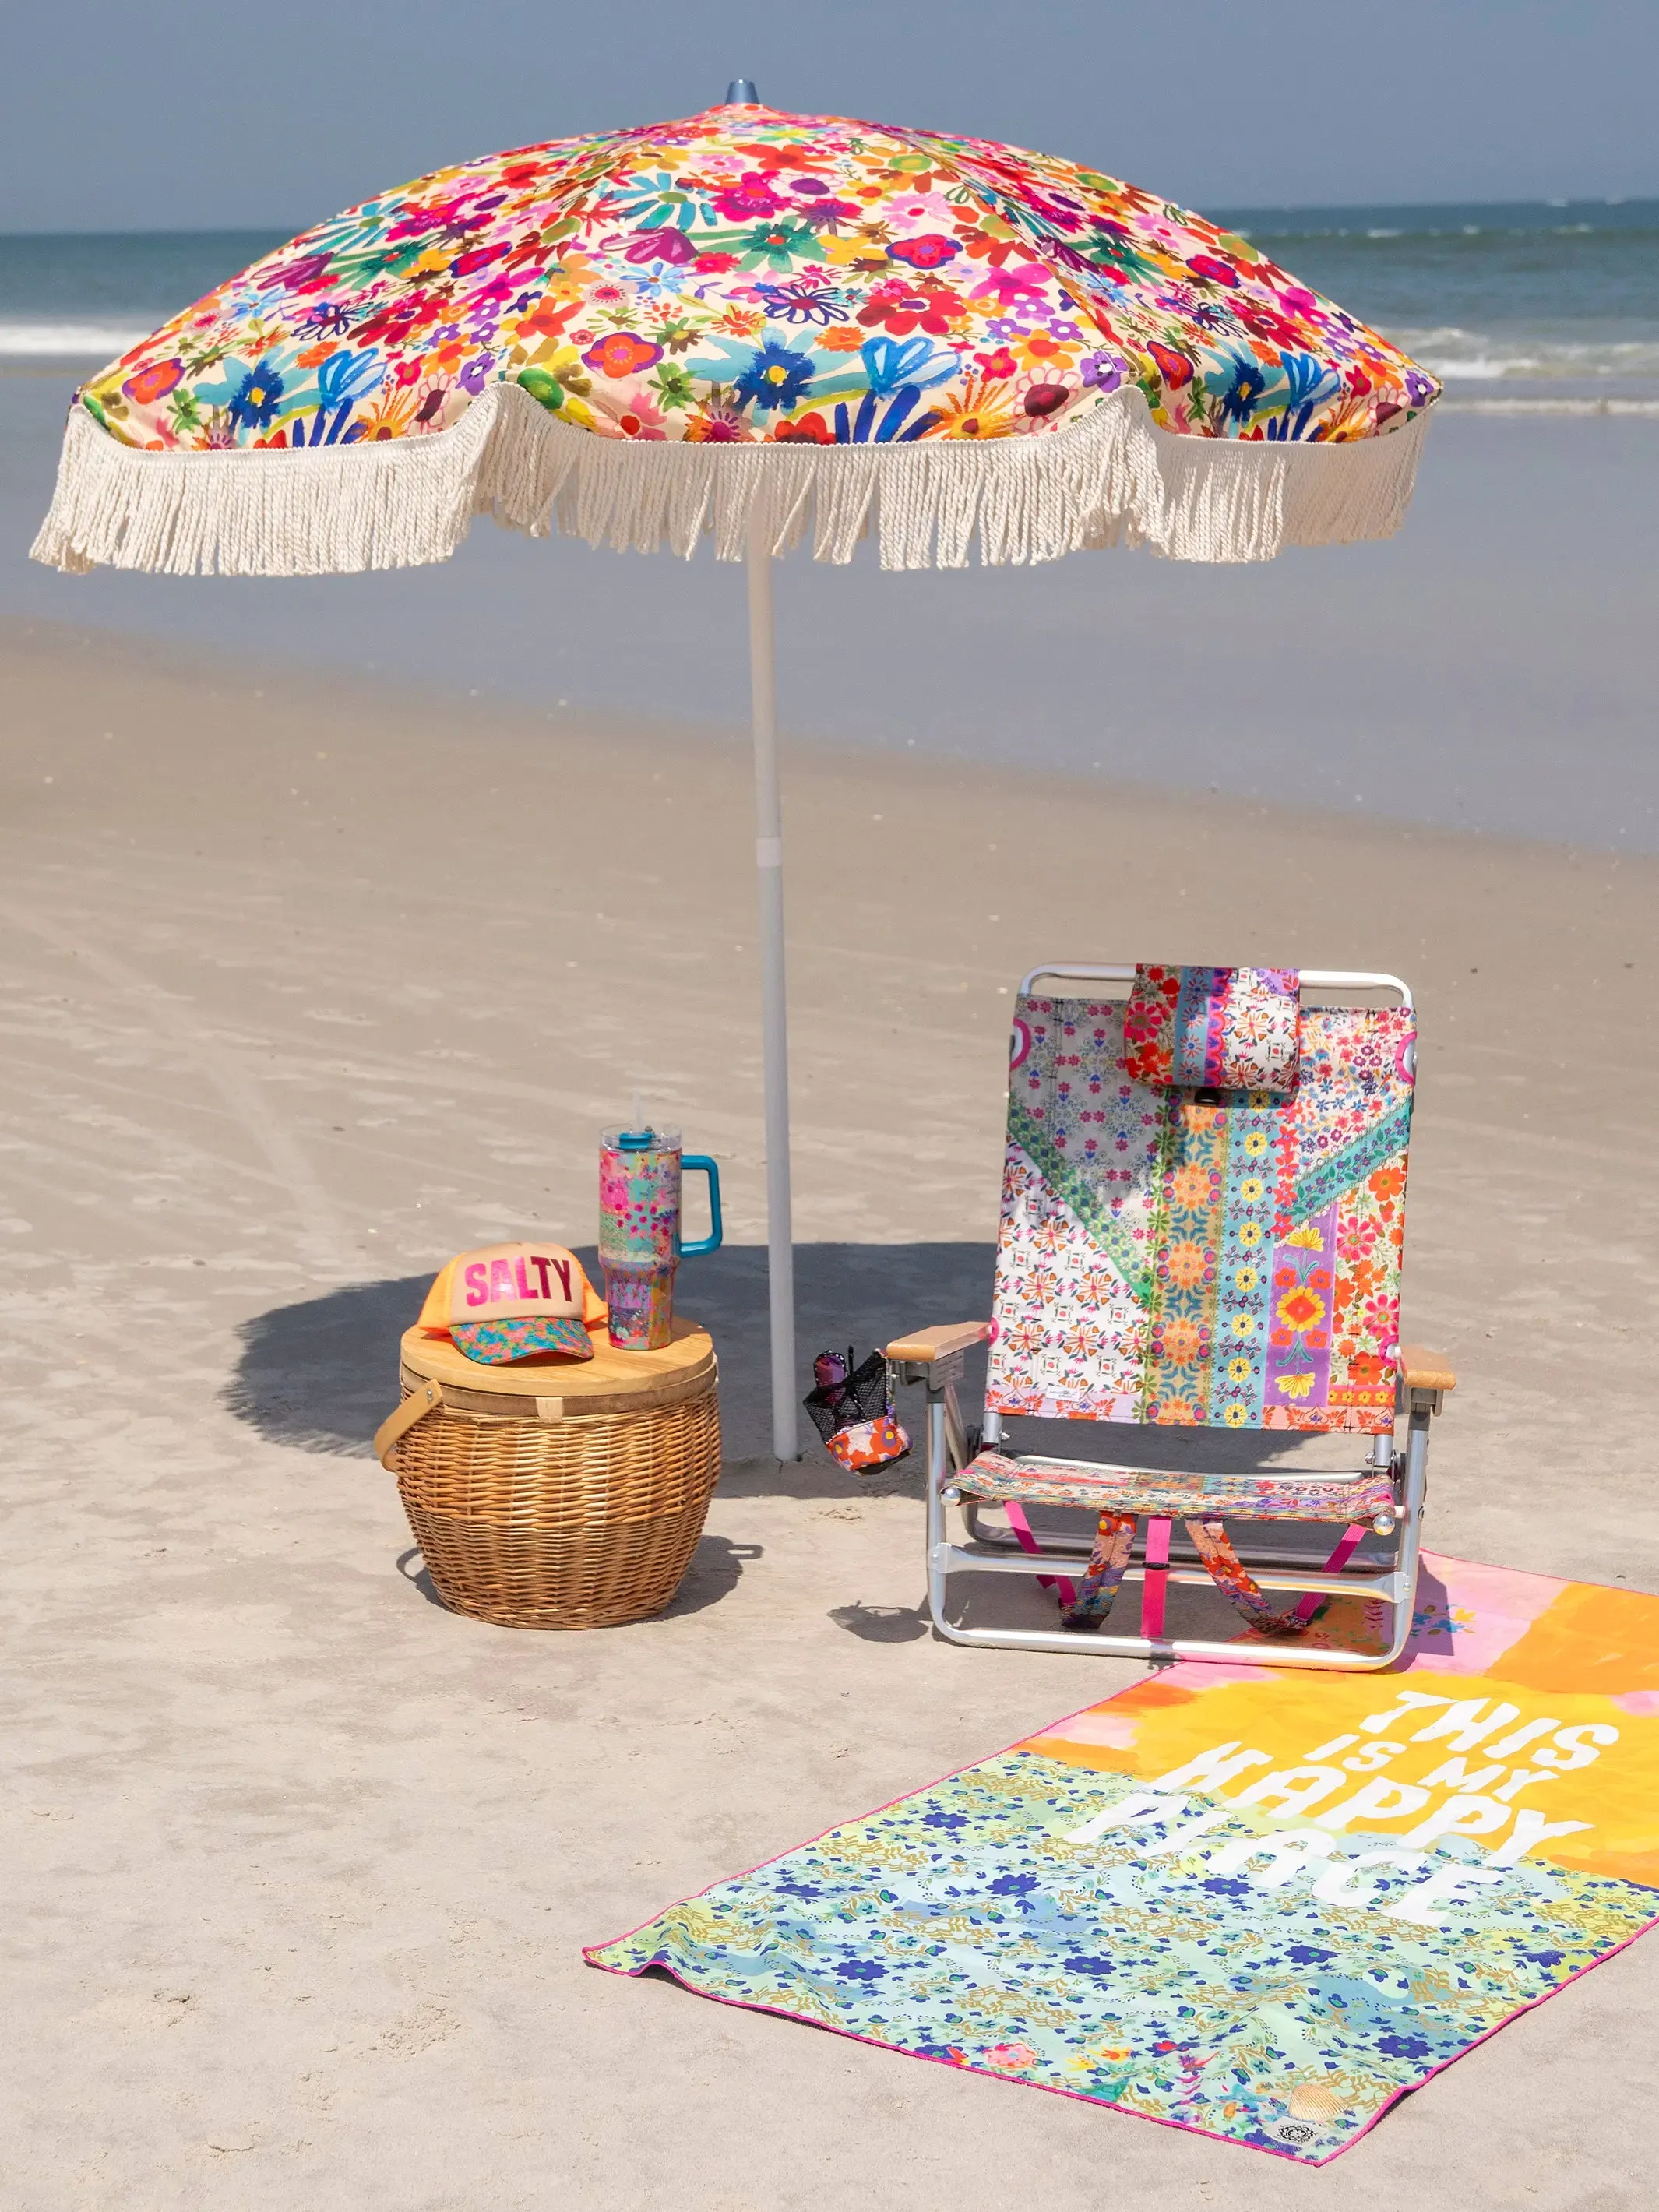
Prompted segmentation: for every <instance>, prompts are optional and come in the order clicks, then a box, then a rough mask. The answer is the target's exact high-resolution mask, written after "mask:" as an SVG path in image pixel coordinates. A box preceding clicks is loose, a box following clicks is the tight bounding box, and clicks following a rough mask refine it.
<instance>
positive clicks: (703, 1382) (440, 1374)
mask: <svg viewBox="0 0 1659 2212" xmlns="http://www.w3.org/2000/svg"><path fill="white" fill-rule="evenodd" d="M592 1334H593V1357H592V1358H591V1359H532V1360H519V1361H516V1362H515V1363H514V1364H513V1365H512V1366H509V1367H491V1366H489V1365H488V1364H485V1363H484V1362H483V1361H482V1360H477V1359H469V1358H467V1357H466V1355H465V1353H464V1352H459V1351H458V1350H457V1348H456V1346H454V1344H453V1343H452V1342H451V1340H450V1339H449V1338H448V1337H447V1336H428V1335H427V1334H426V1333H425V1331H424V1330H422V1329H421V1328H407V1329H405V1330H404V1337H403V1345H402V1361H403V1369H404V1376H406V1377H410V1378H414V1379H415V1380H416V1381H425V1380H427V1379H430V1380H431V1381H433V1382H435V1383H442V1385H443V1391H444V1400H445V1402H446V1404H448V1405H452V1406H456V1407H472V1408H473V1409H474V1410H476V1411H477V1412H479V1413H495V1414H504V1415H507V1416H509V1417H512V1416H515V1415H516V1416H517V1417H519V1418H520V1419H525V1420H536V1419H541V1420H546V1419H549V1418H550V1415H551V1416H552V1417H553V1418H555V1419H556V1418H557V1417H558V1413H571V1414H580V1413H645V1412H647V1411H649V1410H650V1409H651V1408H652V1407H657V1406H671V1405H675V1404H678V1401H680V1400H681V1399H683V1398H695V1397H698V1396H700V1395H702V1392H703V1391H705V1390H708V1389H713V1388H714V1381H715V1378H716V1376H717V1375H718V1373H719V1367H718V1364H717V1362H716V1360H715V1358H714V1339H713V1338H712V1337H711V1336H710V1335H709V1334H708V1330H707V1329H706V1328H699V1327H698V1325H697V1323H696V1322H693V1321H684V1320H677V1321H676V1322H675V1323H674V1340H673V1342H672V1343H671V1344H665V1345H664V1346H663V1347H662V1349H661V1351H659V1352H623V1351H619V1350H618V1349H617V1346H615V1345H613V1344H612V1343H611V1340H610V1338H609V1336H608V1335H607V1334H605V1328H604V1326H603V1324H601V1325H600V1327H599V1328H596V1329H595V1330H594V1331H593V1333H592ZM555 1407H557V1409H558V1413H555V1412H554V1408H555Z"/></svg>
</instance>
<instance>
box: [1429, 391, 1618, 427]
mask: <svg viewBox="0 0 1659 2212" xmlns="http://www.w3.org/2000/svg"><path fill="white" fill-rule="evenodd" d="M1434 411H1435V413H1436V414H1437V415H1635V416H1644V417H1646V418H1647V419H1648V420H1650V421H1651V422H1659V399H1614V398H1611V397H1608V398H1605V399H1566V398H1562V399H1537V398H1522V396H1521V394H1520V393H1519V392H1513V393H1506V394H1505V395H1504V397H1503V398H1481V399H1443V400H1441V401H1440V402H1439V404H1438V405H1437V407H1436V408H1435V410H1434Z"/></svg>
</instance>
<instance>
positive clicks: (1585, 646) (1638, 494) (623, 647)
mask: <svg viewBox="0 0 1659 2212" xmlns="http://www.w3.org/2000/svg"><path fill="white" fill-rule="evenodd" d="M1207 212H1210V213H1212V214H1215V215H1217V216H1218V218H1220V219H1223V220H1225V221H1227V222H1231V223H1232V224H1235V225H1236V226H1237V227H1238V228H1241V229H1243V230H1245V231H1247V232H1248V233H1249V234H1250V235H1251V237H1252V238H1253V239H1254V240H1255V241H1256V243H1257V244H1258V245H1260V246H1261V248H1262V249H1263V251H1264V252H1267V253H1269V254H1271V255H1272V256H1273V258H1274V259H1276V260H1279V261H1281V262H1282V263H1283V264H1285V266H1286V267H1287V268H1289V269H1291V270H1293V271H1294V272H1295V273H1296V274H1297V276H1299V277H1301V278H1302V279H1303V280H1304V282H1306V283H1312V284H1315V285H1316V286H1318V287H1319V288H1320V289H1322V290H1324V291H1327V292H1328V293H1329V294H1330V295H1332V296H1333V297H1334V298H1336V299H1338V300H1340V301H1341V302H1342V303H1343V305H1344V306H1346V307H1349V308H1351V309H1352V311H1353V312H1354V313H1358V314H1360V315H1362V316H1364V317H1365V318H1366V319H1368V320H1370V322H1372V323H1373V324H1375V325H1376V326H1377V327H1378V328H1380V329H1382V330H1383V331H1387V332H1388V333H1389V335H1390V336H1392V337H1396V338H1398V339H1399V340H1400V341H1401V343H1403V344H1405V345H1406V346H1407V348H1408V349H1410V350H1411V351H1412V352H1413V354H1414V355H1415V356H1417V357H1418V358H1419V360H1421V361H1423V362H1425V363H1426V364H1427V365H1428V366H1429V367H1431V368H1434V369H1435V370H1437V372H1438V373H1439V374H1442V375H1443V376H1444V377H1445V379H1446V381H1447V392H1446V397H1445V399H1444V400H1443V402H1442V403H1441V405H1440V407H1439V408H1437V410H1436V412H1437V416H1443V421H1442V422H1439V423H1438V424H1437V427H1436V428H1434V430H1433V432H1432V434H1431V437H1430V440H1429V441H1428V446H1427V448H1426V452H1425V460H1424V465H1423V468H1422V471H1421V475H1420V477H1419V488H1418V492H1417V495H1416V498H1415V500H1414V501H1413V507H1412V510H1411V513H1410V514H1409V516H1408V518H1407V524H1406V527H1405V529H1404V530H1403V531H1402V532H1401V534H1400V536H1399V537H1398V538H1395V539H1393V540H1390V541H1389V543H1387V544H1368V545H1358V546H1351V547H1342V548H1325V549H1316V550H1300V551H1294V552H1291V553H1289V554H1286V555H1285V556H1282V557H1281V558H1280V559H1279V561H1277V562H1272V563H1270V564H1268V565H1267V566H1266V567H1263V568H1245V569H1205V568H1188V567H1182V568H1176V567H1172V566H1170V565H1169V564H1166V563H1164V562H1158V561H1154V560H1152V559H1151V558H1150V557H1148V556H1145V555H1131V554H1124V553H1109V554H1102V555H1097V556H1091V557H1089V558H1084V557H1077V558H1074V559H1072V560H1069V561H1065V562H1058V563H1055V564H1054V565H1053V566H1051V567H1048V568H1037V569H1026V570H1018V569H994V570H981V569H973V570H970V571H968V572H966V573H965V574H956V575H939V574H924V575H915V576H887V575H884V574H881V572H880V571H879V570H878V568H876V566H875V564H874V562H873V561H872V560H869V559H866V558H863V557H860V559H859V560H858V561H855V562H854V563H853V565H852V566H851V567H850V568H847V569H844V570H832V569H825V568H817V567H815V566H814V564H812V563H811V562H810V561H805V560H796V561H789V562H782V563H781V564H780V574H779V581H778V592H777V601H778V622H779V675H780V684H781V711H782V714H783V715H784V718H785V721H786V725H787V727H790V728H792V729H793V730H795V731H797V732H799V733H801V734H803V735H811V736H813V737H817V738H825V739H829V740H830V741H833V742H844V743H849V744H874V745H878V746H890V747H903V748H915V749H916V750H919V751H921V752H924V753H931V754H933V755H936V756H946V757H948V756H951V755H957V756H968V757H976V758H981V759H987V760H993V761H1000V762H1007V761H1011V760H1020V759H1024V760H1030V761H1032V762H1035V763H1038V764H1040V765H1042V766H1043V767H1046V768H1049V769H1060V770H1063V771H1066V772H1070V773H1074V774H1078V775H1085V776H1093V775H1100V776H1102V777H1110V778H1115V779H1119V780H1124V781H1134V782H1139V783H1143V784H1150V785H1155V786H1159V787H1176V788H1181V787H1198V788H1201V789H1212V790H1218V791H1221V792H1231V793H1237V795H1238V796H1239V797H1240V799H1242V800H1248V801H1249V802H1250V803H1252V804H1258V805H1271V804H1273V803H1274V802H1275V801H1276V800H1278V801H1285V802H1293V803H1296V804H1297V805H1314V806H1319V807H1326V808H1332V809H1340V810H1341V811H1345V812H1350V811H1352V812H1359V813H1362V814H1364V813H1377V814H1383V815H1388V816H1391V817H1396V818H1405V819H1411V820H1419V821H1424V822H1431V823H1443V824H1445V825H1447V826H1450V827H1455V828H1460V829H1473V830H1477V831H1481V832H1486V833H1492V834H1498V835H1510V836H1530V837H1541V838H1545V839H1550V840H1565V841H1568V842H1576V843H1578V844H1582V845H1585V846H1589V847H1599V848H1604V849H1607V848H1611V849H1614V850H1622V851H1644V852H1659V741H1656V709H1655V701H1656V700H1659V622H1656V619H1655V616H1656V605H1655V598H1654V582H1653V580H1654V578H1655V577H1656V576H1659V499H1656V498H1655V496H1654V490H1653V487H1654V484H1655V480H1656V471H1659V201H1655V200H1645V201H1634V200H1632V201H1628V202H1624V203H1620V204H1605V203H1601V202H1595V203H1589V202H1565V203H1561V204H1553V203H1538V204H1514V205H1506V206H1496V207H1486V206H1475V205H1469V206H1462V205H1458V206H1441V207H1418V208H1405V207H1365V208H1330V209H1307V208H1302V209H1293V210H1284V209H1279V210H1275V209H1271V208H1248V209H1247V208H1236V209H1229V210H1207ZM281 242H282V241H281V240H280V238H279V237H277V236H276V234H262V233H240V232H238V233H219V234H179V235H147V234H127V235H109V236H103V237H76V236H61V237H50V238H41V237H17V236H11V237H6V236H0V619H7V618H9V619H10V620H12V621H21V622H24V623H33V622H46V623H64V624H69V625H71V626H81V627H88V626H91V627H98V628H103V629H113V630H119V631H124V632H127V633H131V634H135V635H141V636H148V637H154V638H158V639H161V640H165V641H169V642H172V643H175V644H180V645H185V646H188V647H193V648H198V649H206V650H209V651H213V652H220V653H233V654H235V655H237V656H239V657H240V658H241V659H244V660H256V661H264V662H267V663H271V662H289V663H292V662H295V661H300V662H303V663H306V664H307V665H312V666H321V667H337V668H342V669H348V670H349V671H352V672H353V673H354V674H357V675H362V674H364V673H370V674H385V675H389V676H393V677H396V678H398V679H400V680H402V681H405V682H407V681H413V682H416V683H417V684H422V685H423V686H437V687H447V688H449V689H450V690H456V691H462V692H471V693H476V694H477V695H479V696H495V697H497V698H499V699H500V700H501V702H502V711H503V713H504V714H514V715H518V716H520V717H521V718H526V724H527V726H533V720H534V718H535V717H536V716H538V715H539V714H545V713H548V712H558V711H560V710H563V709H568V711H570V712H572V713H580V712H583V711H585V710H586V711H590V712H602V713H605V714H622V715H628V714H633V715H641V716H646V717H649V718H651V719H652V720H655V721H658V722H662V721H671V722H675V723H678V724H680V725H682V726H684V727H685V729H686V730H687V732H688V739H690V738H691V737H692V736H694V735H695V733H696V732H698V731H702V732H720V731H724V732H731V731H732V730H733V729H734V728H736V727H738V726H741V724H742V722H743V720H744V716H745V714H746V678H747V660H746V650H745V643H744V593H743V579H742V576H741V574H739V573H738V572H736V571H734V570H731V569H725V568H719V567H718V566H717V564H715V563H714V562H712V561H710V560H708V559H705V558H701V557H700V558H698V559H697V560H696V561H694V562H691V563H690V564H689V565H684V564H681V563H679V562H675V561H673V560H671V559H669V558H667V557H662V558H657V559H651V560H641V559H639V558H637V557H636V556H617V555H612V554H603V553H595V552H593V551H592V550H589V549H588V548H587V547H586V546H584V545H580V544H571V543H568V542H567V541H563V540H554V541H551V542H550V543H548V544H540V545H536V546H527V545H526V544H523V543H522V542H521V541H520V540H518V539H516V538H511V537H508V536H507V534H505V533H503V532H500V531H497V530H495V529H493V528H491V527H489V526H483V525H481V526H480V527H479V528H478V529H477V530H476V531H475V532H473V534H472V536H471V538H470V539H469V540H468V542H467V544H465V546H463V548H462V549H461V550H460V552H459V554H458V555H457V556H456V558H455V559H454V560H453V562H450V563H448V564H447V565H446V566H445V567H443V568H438V569H427V570H416V571H411V572H407V573H404V574H394V575H379V576H367V577H349V578H338V579H333V578H331V579H302V580H295V581H280V582H278V581H262V580H242V579H233V580H224V579H214V580H197V581H180V580H171V579H162V578H153V577H145V576H135V575H119V574H111V573H109V572H107V571H100V573H99V574H95V575H93V576H90V577H87V578H68V577H63V576H59V575H57V574H52V573H51V572H48V571H46V570H43V569H41V568H39V567H36V566H34V565H33V564H32V563H30V562H29V561H28V560H27V547H28V544H29V542H30V540H31V538H33V533H34V531H35V529H36V527H37V526H38V524H39V520H40V516H41V514H42V513H44V511H45V509H46V505H47V502H48V501H49V500H50V497H51V489H52V471H53V468H54V465H55V462H56V455H57V447H58V440H59V436H60V435H61V429H62V423H63V417H64V409H65V407H66V406H67V404H68V402H69V399H70V394H71V392H72V391H73V388H74V385H75V382H76V378H77V377H79V376H83V375H85V374H88V373H90V371H91V370H92V369H94V368H97V367H100V366H101V365H102V364H103V363H104V362H106V361H108V360H111V359H112V358H114V357H115V356H117V355H118V353H119V352H121V351H122V350H124V349H125V346H126V345H127V344H129V343H131V342H132V341H133V340H134V339H135V338H137V337H141V336H143V334H144V333H145V332H146V331H149V330H150V329H153V328H154V327H155V325H157V324H159V323H161V321H163V320H164V319H166V318H167V316H168V315H169V314H171V313H175V312H176V311H177V310H178V309H179V307H182V306H184V305H186V304H188V302H189V301H191V300H193V299H195V298H197V297H199V295H201V294H202V293H203V292H204V291H205V290H207V289H209V288H210V286H211V285H212V284H213V283H216V282H217V281H218V280H219V279H221V278H222V277H223V276H226V275H228V274H230V273H232V272H234V270H236V269H238V268H240V267H242V266H245V265H246V263H247V262H248V261H250V260H251V259H252V258H255V257H256V256H257V255H258V254H259V253H260V252H264V251H265V250H267V249H269V248H270V247H271V246H275V245H277V244H280V243H281ZM849 647H851V648H853V649H849ZM851 757H852V756H850V755H849V760H850V758H851ZM849 773H851V770H850V769H849Z"/></svg>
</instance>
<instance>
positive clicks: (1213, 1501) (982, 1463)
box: [951, 1451, 1399, 1522]
mask: <svg viewBox="0 0 1659 2212" xmlns="http://www.w3.org/2000/svg"><path fill="white" fill-rule="evenodd" d="M951 1488H952V1490H954V1491H956V1492H959V1493H960V1495H961V1496H962V1497H963V1498H973V1499H975V1500H976V1501H977V1502H978V1503H979V1504H981V1505H1077V1506H1082V1507H1084V1508H1085V1509H1086V1510H1088V1511H1090V1512H1091V1513H1145V1514H1151V1515H1155V1516H1160V1517H1167V1518H1169V1519H1170V1520H1185V1519H1189V1518H1190V1519H1194V1520H1209V1519H1213V1518H1217V1517H1219V1516H1226V1515H1231V1516H1234V1517H1235V1518H1237V1519H1238V1520H1242V1521H1329V1522H1353V1521H1371V1520H1375V1519H1376V1518H1378V1517H1379V1516H1381V1517H1383V1518H1386V1519H1388V1520H1389V1521H1392V1520H1393V1518H1394V1517H1395V1515H1396V1513H1397V1512H1398V1511H1399V1506H1398V1504H1397V1502H1396V1500H1395V1492H1394V1484H1393V1481H1392V1480H1390V1478H1389V1476H1388V1475H1387V1474H1383V1472H1381V1471H1380V1470H1379V1469H1377V1468H1365V1469H1364V1470H1363V1471H1362V1472H1361V1473H1359V1474H1322V1475H1310V1476H1297V1475H1292V1474H1287V1473H1284V1472H1282V1471H1281V1472H1276V1473H1273V1474H1148V1473H1146V1471H1145V1470H1144V1469H1139V1468H1115V1467H1101V1468H1097V1467H1092V1466H1090V1465H1088V1464H1086V1463H1079V1462H1078V1461H1075V1460H1040V1459H1017V1458H1015V1457H1014V1456H1013V1455H1012V1454H1010V1453H1007V1452H1000V1451H982V1452H981V1454H980V1455H979V1457H978V1458H977V1459H976V1460H975V1461H974V1462H973V1463H972V1464H971V1466H969V1467H965V1468H963V1471H962V1473H961V1474H959V1475H957V1477H956V1479H955V1480H954V1481H953V1482H952V1484H951Z"/></svg>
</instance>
